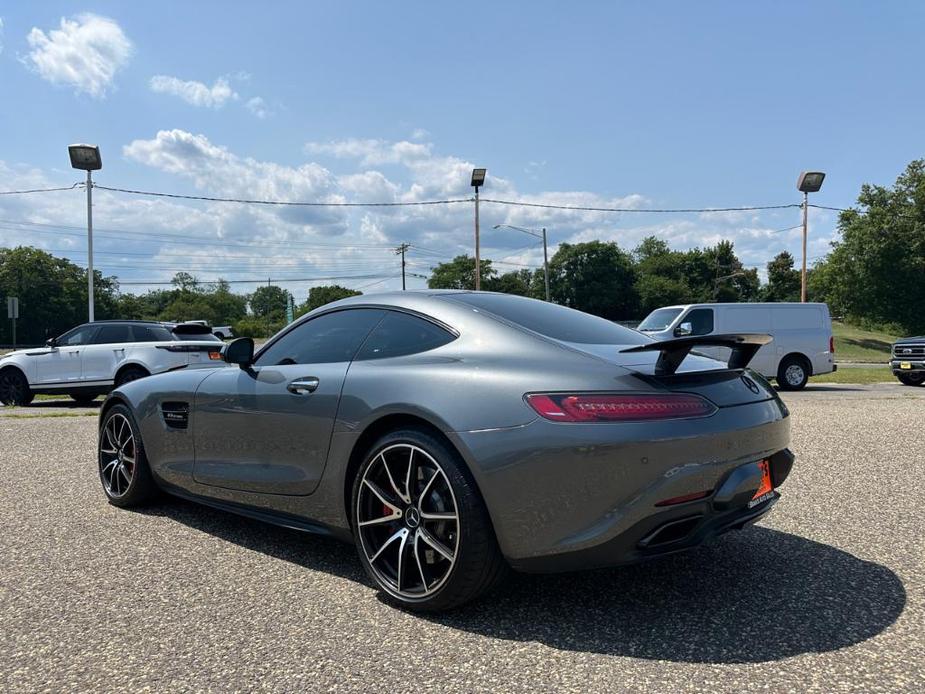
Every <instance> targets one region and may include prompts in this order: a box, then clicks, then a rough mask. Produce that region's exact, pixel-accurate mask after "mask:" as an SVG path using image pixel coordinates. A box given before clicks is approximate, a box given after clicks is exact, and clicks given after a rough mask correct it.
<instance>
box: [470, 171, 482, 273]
mask: <svg viewBox="0 0 925 694" xmlns="http://www.w3.org/2000/svg"><path fill="white" fill-rule="evenodd" d="M484 183H485V169H472V180H471V182H470V183H469V185H471V186H472V187H473V188H475V291H479V290H480V289H481V288H482V261H481V258H480V257H479V188H481V187H482V184H484Z"/></svg>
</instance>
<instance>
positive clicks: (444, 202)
mask: <svg viewBox="0 0 925 694" xmlns="http://www.w3.org/2000/svg"><path fill="white" fill-rule="evenodd" d="M93 187H94V188H99V189H100V190H108V191H110V192H113V193H127V194H129V195H145V196H149V197H157V198H176V199H179V200H205V201H206V202H236V203H240V204H244V205H287V206H292V207H414V206H424V205H455V204H457V203H461V202H470V199H469V198H459V199H456V200H420V201H416V202H301V201H292V200H249V199H247V198H219V197H213V196H208V195H181V194H179V193H155V192H153V191H149V190H130V189H127V188H111V187H109V186H101V185H99V184H98V183H94V184H93Z"/></svg>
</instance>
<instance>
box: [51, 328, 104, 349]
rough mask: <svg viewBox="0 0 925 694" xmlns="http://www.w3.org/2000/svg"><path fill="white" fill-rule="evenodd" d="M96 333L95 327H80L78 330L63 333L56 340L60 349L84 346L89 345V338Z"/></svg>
mask: <svg viewBox="0 0 925 694" xmlns="http://www.w3.org/2000/svg"><path fill="white" fill-rule="evenodd" d="M95 332H96V326H95V325H81V326H80V327H79V328H74V329H73V330H71V331H69V332H66V333H64V335H62V336H61V337H59V338H58V345H59V346H61V347H74V346H77V345H86V344H89V343H90V338H91V337H92V336H93V333H95Z"/></svg>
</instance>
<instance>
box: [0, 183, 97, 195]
mask: <svg viewBox="0 0 925 694" xmlns="http://www.w3.org/2000/svg"><path fill="white" fill-rule="evenodd" d="M81 185H83V183H79V182H78V183H75V184H74V185H72V186H64V187H61V188H32V189H30V190H0V195H28V194H29V193H55V192H57V191H59V190H74V188H76V187H77V186H81Z"/></svg>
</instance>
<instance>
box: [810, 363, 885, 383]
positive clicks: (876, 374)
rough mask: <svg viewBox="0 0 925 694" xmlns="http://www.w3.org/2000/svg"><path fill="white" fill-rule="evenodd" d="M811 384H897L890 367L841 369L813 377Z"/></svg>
mask: <svg viewBox="0 0 925 694" xmlns="http://www.w3.org/2000/svg"><path fill="white" fill-rule="evenodd" d="M809 382H810V383H897V382H898V381H896V377H895V376H894V375H893V372H892V371H890V368H889V367H888V366H860V367H858V368H856V369H839V370H838V371H835V372H834V373H829V374H823V375H821V376H813V377H812V378H810V379H809Z"/></svg>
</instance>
